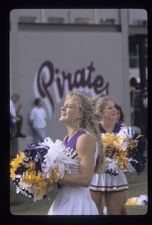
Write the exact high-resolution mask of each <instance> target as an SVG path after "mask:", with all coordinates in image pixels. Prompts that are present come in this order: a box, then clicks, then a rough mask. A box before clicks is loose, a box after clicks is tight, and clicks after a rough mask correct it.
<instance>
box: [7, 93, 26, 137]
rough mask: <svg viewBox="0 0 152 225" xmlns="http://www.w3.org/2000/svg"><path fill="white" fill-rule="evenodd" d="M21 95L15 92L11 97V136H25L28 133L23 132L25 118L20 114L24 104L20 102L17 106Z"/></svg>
mask: <svg viewBox="0 0 152 225" xmlns="http://www.w3.org/2000/svg"><path fill="white" fill-rule="evenodd" d="M19 99H20V96H19V94H13V95H12V97H11V99H10V138H11V139H13V138H15V137H16V138H17V137H21V138H25V137H26V135H25V134H22V132H21V128H22V123H23V118H22V116H21V114H20V109H21V108H22V105H21V104H19V105H18V106H16V103H17V102H18V101H19Z"/></svg>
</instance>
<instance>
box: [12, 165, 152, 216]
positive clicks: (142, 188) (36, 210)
mask: <svg viewBox="0 0 152 225" xmlns="http://www.w3.org/2000/svg"><path fill="white" fill-rule="evenodd" d="M126 176H127V179H128V183H129V190H128V191H127V199H128V198H131V197H138V196H139V195H142V194H145V195H148V188H147V184H148V179H147V178H148V174H147V166H146V168H145V170H144V171H143V172H142V173H141V174H140V175H137V174H135V173H132V174H131V173H128V174H126ZM57 192H58V190H55V192H54V193H53V196H51V199H50V200H48V199H45V200H42V201H37V202H33V199H31V198H27V197H25V196H23V195H22V194H16V193H15V185H14V184H12V182H10V193H11V195H10V211H11V213H12V214H15V215H47V212H48V210H49V208H50V206H51V204H52V202H53V200H54V198H55V196H56V194H57ZM147 210H148V206H147V205H145V206H127V214H128V215H144V214H146V213H147Z"/></svg>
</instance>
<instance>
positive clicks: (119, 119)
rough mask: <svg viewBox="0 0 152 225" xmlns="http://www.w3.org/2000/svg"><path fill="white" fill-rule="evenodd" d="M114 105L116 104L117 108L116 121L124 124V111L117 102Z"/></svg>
mask: <svg viewBox="0 0 152 225" xmlns="http://www.w3.org/2000/svg"><path fill="white" fill-rule="evenodd" d="M115 106H116V109H117V122H118V123H123V124H124V125H125V123H124V113H123V111H122V108H121V106H120V105H118V104H115Z"/></svg>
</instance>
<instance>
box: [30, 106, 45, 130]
mask: <svg viewBox="0 0 152 225" xmlns="http://www.w3.org/2000/svg"><path fill="white" fill-rule="evenodd" d="M46 118H47V114H46V111H45V110H44V109H43V108H38V107H34V108H33V109H32V110H31V113H30V120H31V122H32V124H33V128H44V127H46Z"/></svg>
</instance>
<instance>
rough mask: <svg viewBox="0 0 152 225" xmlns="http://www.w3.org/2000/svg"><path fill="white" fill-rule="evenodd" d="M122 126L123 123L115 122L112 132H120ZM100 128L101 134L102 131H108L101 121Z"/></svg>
mask: <svg viewBox="0 0 152 225" xmlns="http://www.w3.org/2000/svg"><path fill="white" fill-rule="evenodd" d="M122 127H123V125H122V124H120V123H115V126H114V128H113V130H112V132H113V133H115V134H118V133H119V132H120V130H121V128H122ZM99 129H100V132H101V134H102V133H107V131H106V130H105V129H104V128H103V126H102V125H101V124H100V123H99Z"/></svg>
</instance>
